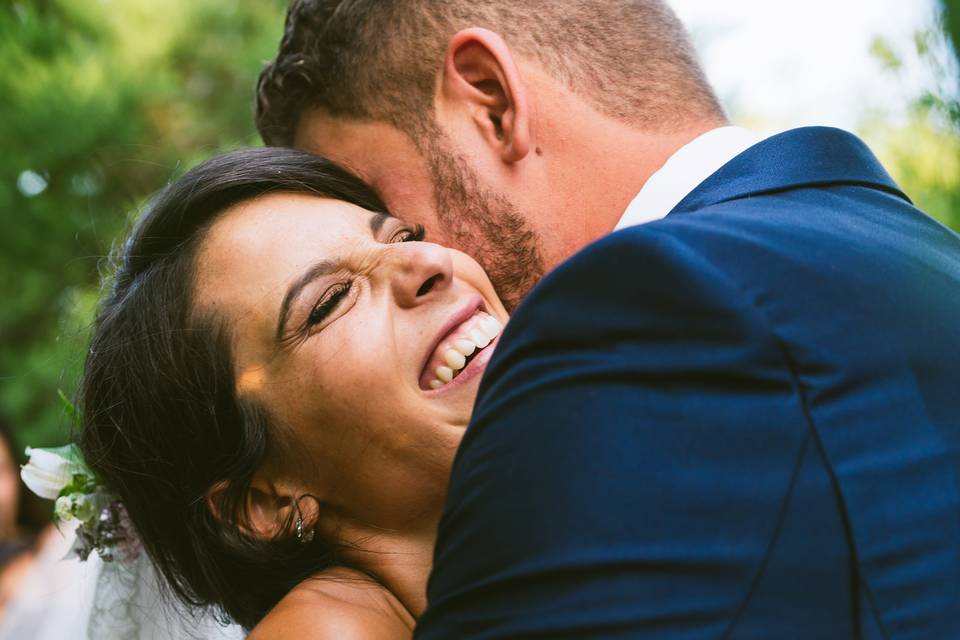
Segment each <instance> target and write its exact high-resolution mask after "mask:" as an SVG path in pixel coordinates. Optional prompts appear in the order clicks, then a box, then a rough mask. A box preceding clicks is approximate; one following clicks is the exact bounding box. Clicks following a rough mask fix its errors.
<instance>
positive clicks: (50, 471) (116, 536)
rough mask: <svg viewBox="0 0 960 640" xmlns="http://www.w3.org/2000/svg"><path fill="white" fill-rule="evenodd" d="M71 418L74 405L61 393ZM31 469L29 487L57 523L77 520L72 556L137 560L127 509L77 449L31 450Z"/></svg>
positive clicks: (25, 470)
mask: <svg viewBox="0 0 960 640" xmlns="http://www.w3.org/2000/svg"><path fill="white" fill-rule="evenodd" d="M60 398H61V400H63V402H64V405H65V407H66V410H67V413H68V415H70V416H71V417H74V416H75V415H76V412H75V410H74V408H73V405H71V404H70V402H69V401H68V400H67V399H66V397H65V396H64V395H63V394H62V393H61V394H60ZM26 454H27V458H28V460H27V464H25V465H23V466H22V467H21V469H20V477H21V478H23V482H24V484H26V485H27V487H28V488H29V489H30V490H31V491H33V492H34V493H35V494H37V495H38V496H40V497H41V498H45V499H47V500H53V501H54V508H53V521H54V523H55V524H57V525H58V526H59V524H60V523H62V522H71V521H74V520H76V521H77V523H78V524H77V539H76V542H75V543H74V545H73V548H72V549H71V554H72V555H76V556H77V557H79V558H80V559H81V560H86V559H87V558H89V557H90V554H91V553H93V552H94V551H96V552H97V554H98V555H99V556H100V557H101V558H102V559H103V560H105V561H108V562H109V561H111V560H113V559H114V558H115V555H116V553H117V552H118V551H119V552H120V554H121V557H122V559H123V560H127V561H129V560H133V559H135V558H136V557H137V555H138V554H139V551H140V546H139V542H138V540H137V536H136V534H135V533H134V530H133V527H132V525H131V523H130V519H129V518H128V517H127V512H126V509H124V507H123V504H122V503H121V502H120V501H119V500H118V499H117V498H116V496H114V495H112V494H110V492H108V491H107V490H106V488H105V487H104V486H103V485H102V484H101V483H100V482H99V481H98V480H97V476H96V475H95V474H94V473H93V471H91V470H90V467H89V466H87V463H86V462H85V461H84V459H83V454H82V453H81V452H80V449H79V448H78V447H77V445H75V444H68V445H66V446H63V447H55V448H49V449H39V448H33V447H27V450H26Z"/></svg>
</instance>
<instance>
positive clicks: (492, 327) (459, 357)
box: [429, 311, 503, 389]
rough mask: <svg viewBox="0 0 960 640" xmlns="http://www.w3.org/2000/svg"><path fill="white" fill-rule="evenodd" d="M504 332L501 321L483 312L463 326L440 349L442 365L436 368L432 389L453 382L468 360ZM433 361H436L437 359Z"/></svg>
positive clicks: (430, 384) (431, 382)
mask: <svg viewBox="0 0 960 640" xmlns="http://www.w3.org/2000/svg"><path fill="white" fill-rule="evenodd" d="M502 330H503V325H501V324H500V321H499V320H497V319H496V318H494V317H493V316H491V315H488V314H487V313H484V312H483V311H479V312H477V314H476V315H474V316H473V317H472V318H470V319H469V320H467V321H466V322H465V323H464V324H462V325H461V326H460V327H459V328H458V329H457V330H456V331H454V332H453V333H454V335H455V336H456V337H455V338H454V339H453V340H447V341H444V342H443V343H442V344H441V345H440V347H439V348H438V354H439V355H440V361H441V363H440V364H438V365H437V366H436V367H435V368H434V371H433V375H434V377H433V379H432V380H431V381H430V383H429V386H430V388H431V389H439V388H440V387H442V386H443V385H445V384H446V383H448V382H450V381H451V380H453V379H454V378H455V377H456V375H457V373H459V371H460V370H461V369H463V368H464V367H465V366H466V365H467V358H468V357H469V356H472V355H473V354H474V353H475V352H476V351H478V350H480V349H483V348H484V347H486V346H487V345H489V344H490V343H491V342H492V341H493V339H494V338H496V337H497V336H498V335H500V331H502ZM432 360H436V357H434V358H433V359H432Z"/></svg>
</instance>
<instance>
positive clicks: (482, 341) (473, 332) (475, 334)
mask: <svg viewBox="0 0 960 640" xmlns="http://www.w3.org/2000/svg"><path fill="white" fill-rule="evenodd" d="M467 335H468V336H470V339H471V340H473V341H474V343H476V345H477V346H478V347H480V348H481V349H483V348H484V347H485V346H487V345H488V344H490V336H488V335H487V333H486V331H481V330H480V329H470V332H469V333H467Z"/></svg>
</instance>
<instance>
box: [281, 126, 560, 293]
mask: <svg viewBox="0 0 960 640" xmlns="http://www.w3.org/2000/svg"><path fill="white" fill-rule="evenodd" d="M295 146H296V147H297V148H299V149H304V150H306V151H310V152H312V153H315V154H318V155H322V156H325V157H328V158H330V159H331V160H334V161H335V162H338V163H340V164H342V165H344V166H345V167H347V168H349V169H350V170H352V171H353V172H354V173H356V174H357V175H359V176H360V177H361V178H363V179H364V180H365V181H366V182H367V183H369V184H370V185H371V186H372V187H373V188H374V189H375V190H376V191H377V192H378V193H379V194H380V197H381V198H382V199H383V201H384V202H385V203H386V205H387V207H388V209H389V210H390V212H391V213H392V214H393V215H395V216H397V217H399V218H402V219H403V220H405V221H407V222H412V223H419V224H422V225H423V226H424V227H426V229H427V232H428V239H429V240H430V241H432V242H436V243H438V244H443V245H446V246H449V247H452V248H454V249H458V250H460V251H463V252H464V253H467V254H468V255H470V256H472V257H473V258H474V259H475V260H477V262H479V263H480V264H481V265H482V266H483V268H484V269H485V270H486V272H487V275H488V276H489V277H490V280H491V281H492V282H493V284H494V286H495V287H496V290H497V293H498V294H499V295H500V297H501V299H502V300H503V302H504V304H505V305H506V307H507V308H508V309H509V310H513V309H514V308H515V307H516V306H517V305H518V304H519V303H520V301H521V300H522V299H523V297H524V296H525V295H526V294H527V293H528V292H529V291H530V289H532V288H533V286H534V285H536V283H537V282H538V281H539V279H540V278H541V277H542V276H543V273H544V265H543V258H542V256H541V252H540V248H539V242H538V237H537V234H536V233H535V232H534V231H533V229H532V228H531V227H530V225H529V224H528V223H527V222H526V220H525V219H524V217H523V215H522V213H521V211H520V209H519V207H518V206H516V204H514V203H513V202H512V201H511V200H510V199H509V198H507V197H506V196H505V195H504V194H502V193H499V192H497V191H496V190H495V189H493V188H491V187H490V186H489V184H488V182H487V181H486V180H484V179H483V176H481V175H480V173H479V172H478V171H476V169H475V168H474V167H473V166H472V165H471V163H470V161H469V160H468V159H467V157H465V156H463V155H461V154H459V153H457V152H455V151H454V150H453V149H452V148H451V145H450V144H449V141H448V140H447V138H446V137H445V136H444V135H443V134H442V133H440V132H439V131H437V130H435V131H433V132H431V133H429V134H426V135H425V136H424V139H423V140H421V144H420V148H418V147H417V145H416V144H414V142H413V141H412V140H411V139H410V137H409V136H407V135H406V134H405V133H403V132H401V131H400V130H399V129H397V128H395V127H393V126H390V125H388V124H385V123H379V122H357V121H346V120H341V119H336V118H330V117H328V116H326V115H325V114H323V113H321V112H317V111H314V112H313V113H310V114H308V115H306V116H304V118H303V119H302V120H301V124H300V127H299V129H298V132H297V139H296V141H295ZM421 149H422V151H421Z"/></svg>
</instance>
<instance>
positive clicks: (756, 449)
mask: <svg viewBox="0 0 960 640" xmlns="http://www.w3.org/2000/svg"><path fill="white" fill-rule="evenodd" d="M416 637H417V638H419V639H421V640H428V639H430V640H432V639H437V638H451V639H452V638H455V639H480V638H510V639H514V638H551V639H553V638H557V639H559V638H670V639H674V638H697V639H700V638H777V639H784V638H804V639H808V638H866V639H873V638H937V639H941V638H942V639H948V638H960V237H958V236H957V234H955V233H953V232H951V231H950V230H948V229H946V228H945V227H943V226H942V225H940V224H938V223H937V222H935V221H934V220H933V219H931V218H929V217H928V216H926V215H925V214H923V213H922V212H920V211H919V210H917V209H916V208H914V207H913V206H912V205H911V203H910V201H909V200H908V199H907V197H906V196H905V195H904V194H903V193H901V192H900V190H899V189H898V188H897V186H896V185H895V184H894V183H893V181H892V180H891V179H890V177H889V176H888V175H887V174H886V172H885V171H884V170H883V168H882V167H881V166H880V164H879V163H878V161H877V160H876V158H875V157H874V156H873V155H872V154H871V153H870V151H869V150H868V149H867V147H866V146H865V145H864V144H863V143H862V142H860V141H859V140H858V139H857V138H855V137H854V136H852V135H850V134H847V133H844V132H842V131H838V130H834V129H824V128H809V129H799V130H795V131H791V132H787V133H784V134H781V135H779V136H775V137H773V138H771V139H768V140H766V141H764V142H762V143H760V144H759V145H757V146H755V147H753V148H751V149H749V150H748V151H746V152H745V153H743V154H741V155H740V156H738V157H737V158H735V159H734V160H733V161H731V162H730V163H728V164H727V165H725V166H724V167H723V168H722V169H720V170H719V171H718V172H717V173H715V174H714V175H713V176H711V177H710V178H708V179H707V180H706V181H705V182H704V183H702V184H701V185H700V186H699V187H698V188H697V189H696V190H695V191H694V192H693V193H691V194H690V195H689V196H688V197H687V198H686V199H685V200H684V201H683V202H681V203H680V204H679V205H678V206H677V207H676V209H675V210H674V211H673V212H672V213H671V214H670V215H669V216H667V217H666V218H665V219H663V220H660V221H657V222H653V223H650V224H646V225H643V226H638V227H633V228H630V229H626V230H623V231H619V232H617V233H614V234H612V235H609V236H607V237H605V238H603V239H601V240H600V241H598V242H596V243H594V244H592V245H591V246H589V247H587V248H586V249H584V250H583V251H581V252H580V253H578V254H577V255H575V256H574V257H573V258H571V259H570V260H568V261H567V262H565V263H564V264H563V265H561V266H560V267H559V268H557V269H556V270H555V271H554V272H553V273H551V274H549V275H548V276H547V277H546V278H544V280H543V281H542V282H541V283H540V285H538V286H537V287H536V289H535V290H534V291H533V292H532V293H531V294H530V296H529V297H528V299H527V300H526V301H525V302H524V303H523V304H522V305H521V306H520V308H519V309H518V310H517V313H516V314H515V315H514V317H513V319H512V321H511V322H510V324H509V326H508V327H507V329H506V331H505V333H504V335H503V337H502V341H501V343H500V346H499V348H498V350H497V353H496V354H495V356H494V358H493V360H492V361H491V363H490V366H489V369H488V371H487V373H486V376H485V378H484V380H483V384H482V385H481V389H480V394H479V398H478V401H477V406H476V411H475V414H474V417H473V421H472V423H471V425H470V427H469V429H468V430H467V432H466V436H465V438H464V441H463V444H462V445H461V447H460V450H459V452H458V454H457V458H456V461H455V464H454V467H453V475H452V478H451V483H450V494H449V497H448V501H447V506H446V509H445V513H444V516H443V519H442V522H441V525H440V531H439V539H438V542H437V549H436V555H435V568H434V571H433V575H432V577H431V580H430V584H429V607H428V609H427V612H426V613H425V615H424V616H423V617H422V619H421V621H420V625H419V627H418V630H417V634H416Z"/></svg>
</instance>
